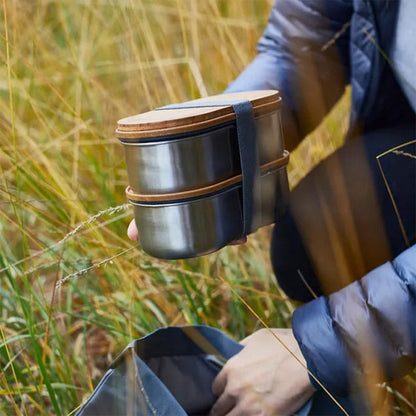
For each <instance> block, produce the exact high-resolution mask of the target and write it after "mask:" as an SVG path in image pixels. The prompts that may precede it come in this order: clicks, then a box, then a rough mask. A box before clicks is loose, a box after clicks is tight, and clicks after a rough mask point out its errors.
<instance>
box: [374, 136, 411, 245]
mask: <svg viewBox="0 0 416 416" xmlns="http://www.w3.org/2000/svg"><path fill="white" fill-rule="evenodd" d="M414 143H416V140H411V141H410V142H407V143H403V144H401V145H399V146H396V147H393V148H391V149H389V150H387V151H385V152H383V153H381V154H379V155H378V156H377V157H376V159H377V164H378V167H379V169H380V172H381V175H382V177H383V181H384V184H385V185H386V188H387V192H388V194H389V197H390V199H391V203H392V204H393V208H394V212H395V213H396V217H397V221H398V222H399V226H400V230H401V232H402V235H403V238H404V241H405V243H406V246H407V247H410V243H409V238H408V236H407V233H406V230H405V229H404V226H403V221H402V218H401V216H400V213H399V210H398V208H397V204H396V201H395V199H394V196H393V193H392V191H391V189H390V185H389V183H388V181H387V178H386V175H385V173H384V170H383V167H382V166H381V162H380V159H381V158H382V157H384V156H386V155H388V154H390V153H394V154H396V155H397V154H399V155H403V156H407V157H411V158H414V159H416V156H415V155H412V154H411V153H407V152H403V151H401V150H398V149H400V148H402V147H405V146H409V145H410V144H414Z"/></svg>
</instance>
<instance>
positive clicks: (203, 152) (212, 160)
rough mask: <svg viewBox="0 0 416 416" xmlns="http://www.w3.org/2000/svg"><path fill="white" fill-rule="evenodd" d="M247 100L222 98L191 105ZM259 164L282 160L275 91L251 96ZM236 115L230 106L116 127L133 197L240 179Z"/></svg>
mask: <svg viewBox="0 0 416 416" xmlns="http://www.w3.org/2000/svg"><path fill="white" fill-rule="evenodd" d="M230 97H231V98H233V99H239V98H241V97H247V93H237V94H221V95H219V96H213V97H207V98H205V99H201V100H194V102H201V103H204V102H209V101H213V100H214V99H215V100H225V99H229V98H230ZM250 97H251V102H252V105H253V111H254V115H255V124H256V129H257V146H258V152H259V163H260V165H263V164H265V163H268V162H271V161H273V160H275V159H278V158H279V157H281V156H282V154H283V138H282V133H281V123H280V102H281V99H280V97H279V95H278V93H277V91H261V92H259V91H256V92H250ZM233 117H235V115H234V113H233V110H232V108H231V107H230V106H228V107H211V108H203V109H201V108H198V109H195V108H181V109H171V110H163V111H160V110H153V111H150V112H147V113H144V114H139V115H137V116H133V117H127V118H125V119H122V120H120V121H119V122H118V128H117V131H116V134H117V137H118V139H119V140H120V142H121V143H122V144H123V146H124V153H125V158H126V165H127V173H128V178H129V184H130V186H131V187H132V189H133V190H134V191H135V192H137V193H143V194H149V193H152V194H164V193H170V192H182V191H185V190H188V189H195V188H200V187H204V186H207V185H210V184H213V183H216V182H218V181H221V180H223V179H226V178H229V177H231V176H234V175H237V174H239V173H241V166H240V160H239V151H238V140H237V132H236V127H235V120H234V118H233Z"/></svg>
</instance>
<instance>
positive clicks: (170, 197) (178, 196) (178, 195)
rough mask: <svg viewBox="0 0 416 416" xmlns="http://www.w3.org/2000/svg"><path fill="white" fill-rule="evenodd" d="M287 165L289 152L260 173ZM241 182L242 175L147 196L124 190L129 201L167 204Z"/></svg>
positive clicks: (265, 166)
mask: <svg viewBox="0 0 416 416" xmlns="http://www.w3.org/2000/svg"><path fill="white" fill-rule="evenodd" d="M288 163H289V152H288V151H287V150H285V151H284V153H283V156H282V157H280V158H279V159H276V160H273V161H271V162H268V163H266V164H264V165H262V166H260V172H261V174H262V175H264V174H265V173H267V172H270V171H273V170H276V169H279V168H283V167H286V166H287V164H288ZM241 180H242V175H241V174H239V175H236V176H233V177H231V178H228V179H225V180H223V181H221V182H217V183H214V184H212V185H208V186H205V187H203V188H197V189H190V190H188V191H183V192H175V193H170V194H155V195H148V194H137V193H135V192H134V191H133V189H132V188H131V186H128V187H127V188H126V196H127V198H128V199H129V200H130V201H135V202H145V203H146V202H147V203H152V202H169V201H179V200H185V199H189V198H196V197H200V196H203V195H207V194H212V193H214V192H218V191H220V190H221V189H224V188H228V187H229V186H232V185H235V184H237V183H239V182H241Z"/></svg>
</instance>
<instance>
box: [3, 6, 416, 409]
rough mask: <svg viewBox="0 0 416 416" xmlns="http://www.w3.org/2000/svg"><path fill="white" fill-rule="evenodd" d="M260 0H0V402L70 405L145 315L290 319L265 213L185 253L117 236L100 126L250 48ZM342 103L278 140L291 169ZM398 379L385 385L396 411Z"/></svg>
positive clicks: (122, 220)
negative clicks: (247, 227)
mask: <svg viewBox="0 0 416 416" xmlns="http://www.w3.org/2000/svg"><path fill="white" fill-rule="evenodd" d="M271 3H272V2H271V1H270V0H236V1H233V2H231V1H226V0H204V1H198V0H135V1H133V0H118V1H115V0H91V1H88V0H71V1H70V0H59V1H58V0H37V1H29V0H26V1H24V0H19V1H11V0H3V2H2V19H1V22H0V57H1V61H2V65H1V66H0V145H1V148H0V169H1V170H0V174H1V178H0V204H1V210H0V273H1V280H0V292H1V299H2V301H1V302H0V322H1V331H0V360H1V361H0V370H1V371H0V414H4V415H13V414H16V415H47V414H56V415H68V414H72V413H71V412H73V410H74V409H75V408H76V407H77V406H78V405H79V404H80V403H81V402H82V400H84V399H85V398H86V397H87V396H88V395H89V394H90V393H91V391H92V389H93V387H94V386H95V385H96V383H97V381H98V380H99V378H100V377H101V376H102V374H103V372H104V371H105V369H106V367H107V366H108V364H109V363H110V361H111V360H112V358H114V357H115V356H116V355H117V353H118V352H120V351H121V349H122V348H123V347H124V346H125V345H126V344H127V343H128V342H129V341H130V340H132V339H133V338H137V337H140V336H142V335H144V334H146V333H148V332H150V331H152V330H154V329H155V328H158V327H161V326H165V325H178V324H197V323H198V324H207V325H213V326H217V327H219V328H221V329H223V330H225V331H227V332H228V333H230V334H231V335H232V336H234V337H236V338H239V337H244V336H245V335H246V334H247V333H250V332H252V331H254V330H255V329H256V328H258V327H260V323H259V321H258V320H257V318H256V317H254V316H253V314H252V313H250V312H249V311H248V310H247V308H246V307H245V306H244V304H243V303H242V302H241V299H240V298H239V297H243V298H244V300H245V301H246V302H247V303H248V304H250V305H251V307H252V308H253V309H254V311H255V312H256V313H257V314H258V315H259V316H260V317H261V318H262V319H264V321H265V322H266V323H267V324H268V325H271V326H275V327H278V326H288V325H290V318H291V313H292V312H293V310H294V308H295V305H294V304H292V302H290V301H289V300H287V299H286V298H285V297H284V295H283V294H282V292H281V291H280V289H279V288H278V287H277V286H276V285H275V280H274V277H273V275H272V272H271V268H270V264H269V259H268V244H269V243H268V241H269V234H270V229H263V230H261V231H259V232H258V233H257V234H256V235H255V236H251V237H250V238H249V243H248V244H247V245H245V246H242V247H227V248H225V249H223V250H221V251H220V252H218V253H215V254H212V255H210V256H206V257H203V258H199V259H193V260H189V261H161V260H157V259H153V258H150V257H148V256H147V255H145V254H144V253H143V252H142V251H141V250H140V249H139V248H136V247H133V246H132V244H131V242H129V241H128V240H127V238H126V237H125V230H126V226H127V224H128V221H129V220H130V218H131V217H132V211H131V210H130V208H129V207H128V206H125V205H124V204H125V199H124V187H125V186H126V184H127V176H126V170H125V166H124V160H123V155H122V149H121V146H120V145H119V144H118V142H117V141H116V140H115V138H114V128H115V125H116V122H117V120H118V119H119V118H121V117H124V116H127V115H130V114H135V113H138V112H141V111H145V110H148V109H149V108H153V107H156V106H160V105H163V104H167V103H170V102H178V101H182V100H186V99H191V98H195V97H198V96H201V95H207V94H212V93H218V92H220V91H222V90H223V89H224V88H225V86H226V85H227V83H229V82H230V81H231V80H232V79H233V78H234V77H235V76H236V75H238V73H239V72H240V71H241V70H242V69H243V68H244V66H245V65H246V64H247V63H248V62H249V61H250V60H251V59H252V58H253V56H254V54H255V49H254V46H255V42H256V40H257V39H258V37H259V35H260V34H261V32H262V30H263V28H264V26H265V23H266V21H267V15H268V12H269V9H270V7H271ZM347 108H348V97H346V98H345V99H344V101H343V102H342V103H341V104H340V106H339V107H338V109H337V110H336V111H335V112H334V113H333V115H332V117H331V118H329V119H328V120H327V121H326V123H325V125H324V126H323V128H321V129H320V130H319V131H318V132H317V133H315V134H314V135H313V136H311V137H310V138H309V139H308V141H307V142H306V144H304V145H303V146H302V148H301V149H299V150H298V154H297V155H296V154H295V155H294V157H293V158H292V159H293V162H292V166H293V167H292V172H291V180H292V184H294V183H296V182H297V181H298V180H299V179H300V178H301V177H302V176H303V175H304V174H305V173H306V172H307V171H308V170H309V169H310V168H311V166H312V165H313V164H314V163H316V162H317V161H319V160H320V159H321V158H323V157H325V155H326V154H328V153H330V152H331V151H332V150H333V149H335V148H336V147H337V146H339V145H340V144H341V142H342V139H341V138H342V133H343V131H344V130H345V127H346V113H347ZM74 230H75V231H74ZM58 282H63V283H62V285H61V286H60V287H59V288H57V287H56V284H57V283H58ZM409 380H410V379H409ZM403 383H404V387H403V388H401V389H400V390H399V389H394V390H392V395H395V396H396V397H398V396H397V395H398V394H401V395H402V398H399V399H397V403H398V406H400V407H401V408H402V409H403V412H404V413H406V412H407V414H410V413H409V412H411V410H410V409H411V407H410V406H411V403H409V404H407V402H406V401H409V400H410V399H409V397H410V396H409V395H408V394H407V393H406V391H405V390H406V389H408V390H410V388H411V381H406V382H403Z"/></svg>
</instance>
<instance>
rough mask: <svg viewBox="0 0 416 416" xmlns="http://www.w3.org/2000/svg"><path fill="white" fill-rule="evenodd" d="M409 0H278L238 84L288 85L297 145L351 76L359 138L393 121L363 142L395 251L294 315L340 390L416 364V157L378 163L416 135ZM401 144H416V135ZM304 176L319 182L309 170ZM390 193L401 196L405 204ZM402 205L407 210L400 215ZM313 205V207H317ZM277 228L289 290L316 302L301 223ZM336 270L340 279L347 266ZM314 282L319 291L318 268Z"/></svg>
mask: <svg viewBox="0 0 416 416" xmlns="http://www.w3.org/2000/svg"><path fill="white" fill-rule="evenodd" d="M398 5H399V1H396V0H277V1H276V2H275V4H274V6H273V9H272V12H271V15H270V20H269V24H268V26H267V28H266V30H265V32H264V35H263V37H262V38H261V40H260V41H259V43H258V55H257V57H256V58H255V59H254V61H253V62H252V63H251V64H250V65H249V66H248V67H247V68H246V69H245V70H244V72H243V73H242V74H241V75H240V76H239V77H238V78H237V79H236V80H235V81H234V82H233V83H232V84H231V85H230V86H229V88H228V90H227V91H228V92H231V91H243V90H250V89H267V88H273V89H279V90H280V92H281V95H282V97H283V103H284V104H283V109H282V113H283V114H282V119H283V124H284V132H285V142H286V146H287V147H288V148H289V150H290V149H293V148H295V147H296V146H297V144H298V143H299V142H300V141H301V140H302V138H303V137H304V136H305V135H306V134H307V133H308V132H310V131H311V130H312V129H313V128H315V127H316V126H317V125H318V124H319V122H320V121H321V120H322V118H323V117H324V116H325V115H326V114H327V113H328V112H329V111H330V109H331V107H332V106H333V105H334V104H335V103H336V101H337V100H338V99H339V98H340V96H341V95H342V94H343V92H344V91H345V85H346V84H350V85H351V87H352V110H351V128H350V133H349V136H350V139H351V140H350V141H349V143H350V142H353V141H354V140H357V141H358V140H360V139H354V140H352V138H355V137H358V136H360V135H362V136H366V135H367V134H368V133H370V132H374V131H378V130H383V131H384V134H383V135H382V136H383V137H384V138H383V139H381V138H380V139H377V137H378V135H377V134H373V135H371V134H370V137H371V139H369V140H364V148H365V154H366V155H367V158H368V165H369V167H370V172H371V173H370V175H374V178H373V179H374V186H375V189H376V190H375V193H376V197H375V198H376V199H377V198H378V203H379V205H380V206H381V214H380V215H381V217H382V219H383V221H384V227H386V235H387V237H386V240H387V241H388V246H389V250H388V253H389V254H388V255H387V254H386V255H385V256H384V257H383V256H381V257H377V256H373V257H374V258H376V257H377V258H378V259H380V258H381V259H384V260H383V261H382V262H380V261H378V262H377V261H375V260H374V259H373V261H372V260H371V259H370V260H369V261H368V262H366V260H367V259H364V260H363V266H362V267H361V268H359V267H358V268H357V270H360V271H364V273H362V274H361V275H360V276H357V275H354V276H352V277H353V279H352V280H355V282H354V283H351V284H349V285H347V286H345V285H344V284H340V285H339V287H343V288H342V289H340V290H337V291H335V292H334V291H333V290H329V291H328V290H327V291H326V294H327V296H321V297H319V298H317V299H315V300H312V301H310V302H308V303H306V304H305V305H304V306H302V307H300V308H299V309H298V310H297V311H296V312H295V314H294V316H293V330H294V334H295V336H296V338H297V340H298V342H299V344H300V347H301V349H302V352H303V353H304V356H305V358H306V360H307V362H308V367H309V368H310V370H311V371H312V372H313V373H314V374H315V375H316V376H317V377H318V379H319V380H320V381H321V382H322V383H323V384H324V385H325V386H326V387H327V388H328V389H329V390H330V391H331V392H333V393H335V394H341V395H342V394H346V393H347V392H348V391H349V389H350V385H351V383H350V381H351V380H355V381H356V380H357V379H362V378H363V377H364V378H366V377H370V379H371V380H372V381H374V380H376V379H380V378H382V379H383V378H384V379H393V378H397V377H400V376H402V375H404V374H406V373H407V372H410V371H411V370H412V369H413V368H414V367H415V357H416V246H415V245H413V244H414V243H415V231H416V230H415V229H416V224H415V217H416V207H415V200H416V197H415V186H416V183H415V177H416V160H415V159H414V158H411V157H408V158H407V159H406V160H405V159H402V160H403V161H404V163H400V162H399V163H397V160H398V159H397V158H396V159H394V158H393V159H392V161H391V163H390V164H388V163H386V166H385V168H386V169H387V170H388V171H387V172H386V173H385V176H386V177H385V178H382V177H381V176H382V175H380V171H378V168H379V167H378V165H377V160H378V159H377V155H379V154H381V153H383V151H385V150H388V149H389V148H392V147H394V146H399V145H402V144H403V143H404V142H405V141H406V140H408V141H410V140H412V139H413V140H414V139H416V132H415V125H416V124H415V120H416V119H415V115H414V112H413V111H412V109H411V107H410V106H409V103H408V102H407V101H406V99H405V97H404V95H403V93H402V92H401V89H400V87H399V85H398V84H397V82H396V79H395V77H394V74H393V71H392V70H391V68H390V65H389V64H388V62H387V61H386V58H385V57H386V56H388V54H389V52H390V47H391V43H392V42H391V41H392V39H393V35H394V28H395V24H396V16H397V10H398ZM409 47H410V46H409ZM410 48H411V47H410ZM399 127H400V128H399ZM401 128H404V130H403V129H401ZM403 131H405V132H406V133H402V132H403ZM386 132H387V133H386ZM389 132H390V133H389ZM403 134H405V135H403ZM412 135H413V136H412ZM380 137H381V136H380ZM386 137H387V142H386V140H385V139H386ZM390 137H391V139H390V142H389V138H390ZM401 149H402V150H403V149H405V150H406V151H407V153H413V154H415V153H416V152H415V150H416V145H415V144H414V143H410V144H409V146H408V147H401ZM347 160H351V158H349V159H347ZM318 170H319V168H318ZM318 177H319V175H318ZM385 180H387V182H388V183H389V185H390V188H389V189H386V181H385ZM303 183H304V184H305V183H306V184H308V179H306V181H303ZM308 186H310V184H308ZM318 187H319V184H318ZM297 188H302V183H301V184H300V186H298V187H297ZM389 191H390V194H389ZM296 192H297V189H295V190H294V192H293V193H294V194H296ZM363 192H365V190H364V189H363ZM391 196H393V197H395V198H396V205H397V206H396V207H395V206H394V204H392V202H391V201H392V198H391ZM397 211H399V212H400V213H402V218H401V220H402V221H401V224H400V222H398V221H397V215H396V214H397ZM303 212H304V213H306V214H305V215H307V209H306V210H304V211H303ZM358 216H359V215H358ZM288 218H289V217H288ZM313 221H314V218H311V219H310V222H313ZM357 221H358V222H359V220H357ZM285 223H287V224H289V225H287V224H286V225H285ZM364 225H365V224H364ZM275 231H276V232H275V235H274V243H273V248H272V257H274V258H273V263H274V266H275V272H276V274H277V277H278V279H279V282H280V283H281V285H282V287H283V288H284V289H285V290H286V291H287V292H288V294H289V295H290V296H292V297H294V298H297V299H300V300H304V301H306V300H309V299H310V298H308V295H306V294H305V293H304V292H302V290H303V289H301V288H300V287H299V286H296V285H295V284H294V283H293V282H294V280H295V279H296V275H297V271H298V270H297V268H300V269H302V267H303V268H304V269H305V270H309V271H307V272H305V274H307V275H308V274H310V275H312V274H313V269H314V267H313V266H311V263H313V262H311V261H310V259H309V258H308V256H309V255H310V252H309V253H308V254H307V250H305V248H304V247H303V246H302V244H301V243H300V241H301V240H300V239H299V238H298V239H296V238H294V237H293V235H295V234H296V226H294V224H293V220H292V219H291V218H289V219H285V220H284V221H283V222H282V223H281V224H278V225H277V226H276V229H275ZM318 231H319V230H318ZM404 234H406V235H405V237H406V238H405V239H403V235H404ZM279 238H280V240H279ZM368 241H370V243H371V238H369V239H368ZM367 245H368V244H367ZM273 250H274V251H275V252H274V253H273ZM369 252H370V253H371V251H369ZM282 253H283V254H282ZM279 255H280V259H279ZM370 257H371V256H370ZM392 259H394V260H392ZM382 263H384V264H382ZM299 265H301V266H299ZM376 266H378V267H376ZM334 270H335V271H336V269H334ZM363 276H364V277H363ZM333 279H334V281H336V280H337V275H336V273H335V275H334V276H333ZM306 280H309V284H310V286H312V289H314V290H315V291H316V292H318V293H319V292H320V290H321V287H320V286H319V284H318V283H317V282H316V281H315V280H314V278H313V276H309V275H308V276H306ZM344 286H345V287H344ZM339 287H338V288H337V289H339ZM323 292H325V290H323ZM328 292H329V294H328ZM331 292H332V293H331ZM374 364H376V365H374ZM374 368H377V369H378V370H377V371H376V370H374ZM367 373H370V374H367ZM367 380H368V379H367Z"/></svg>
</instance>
